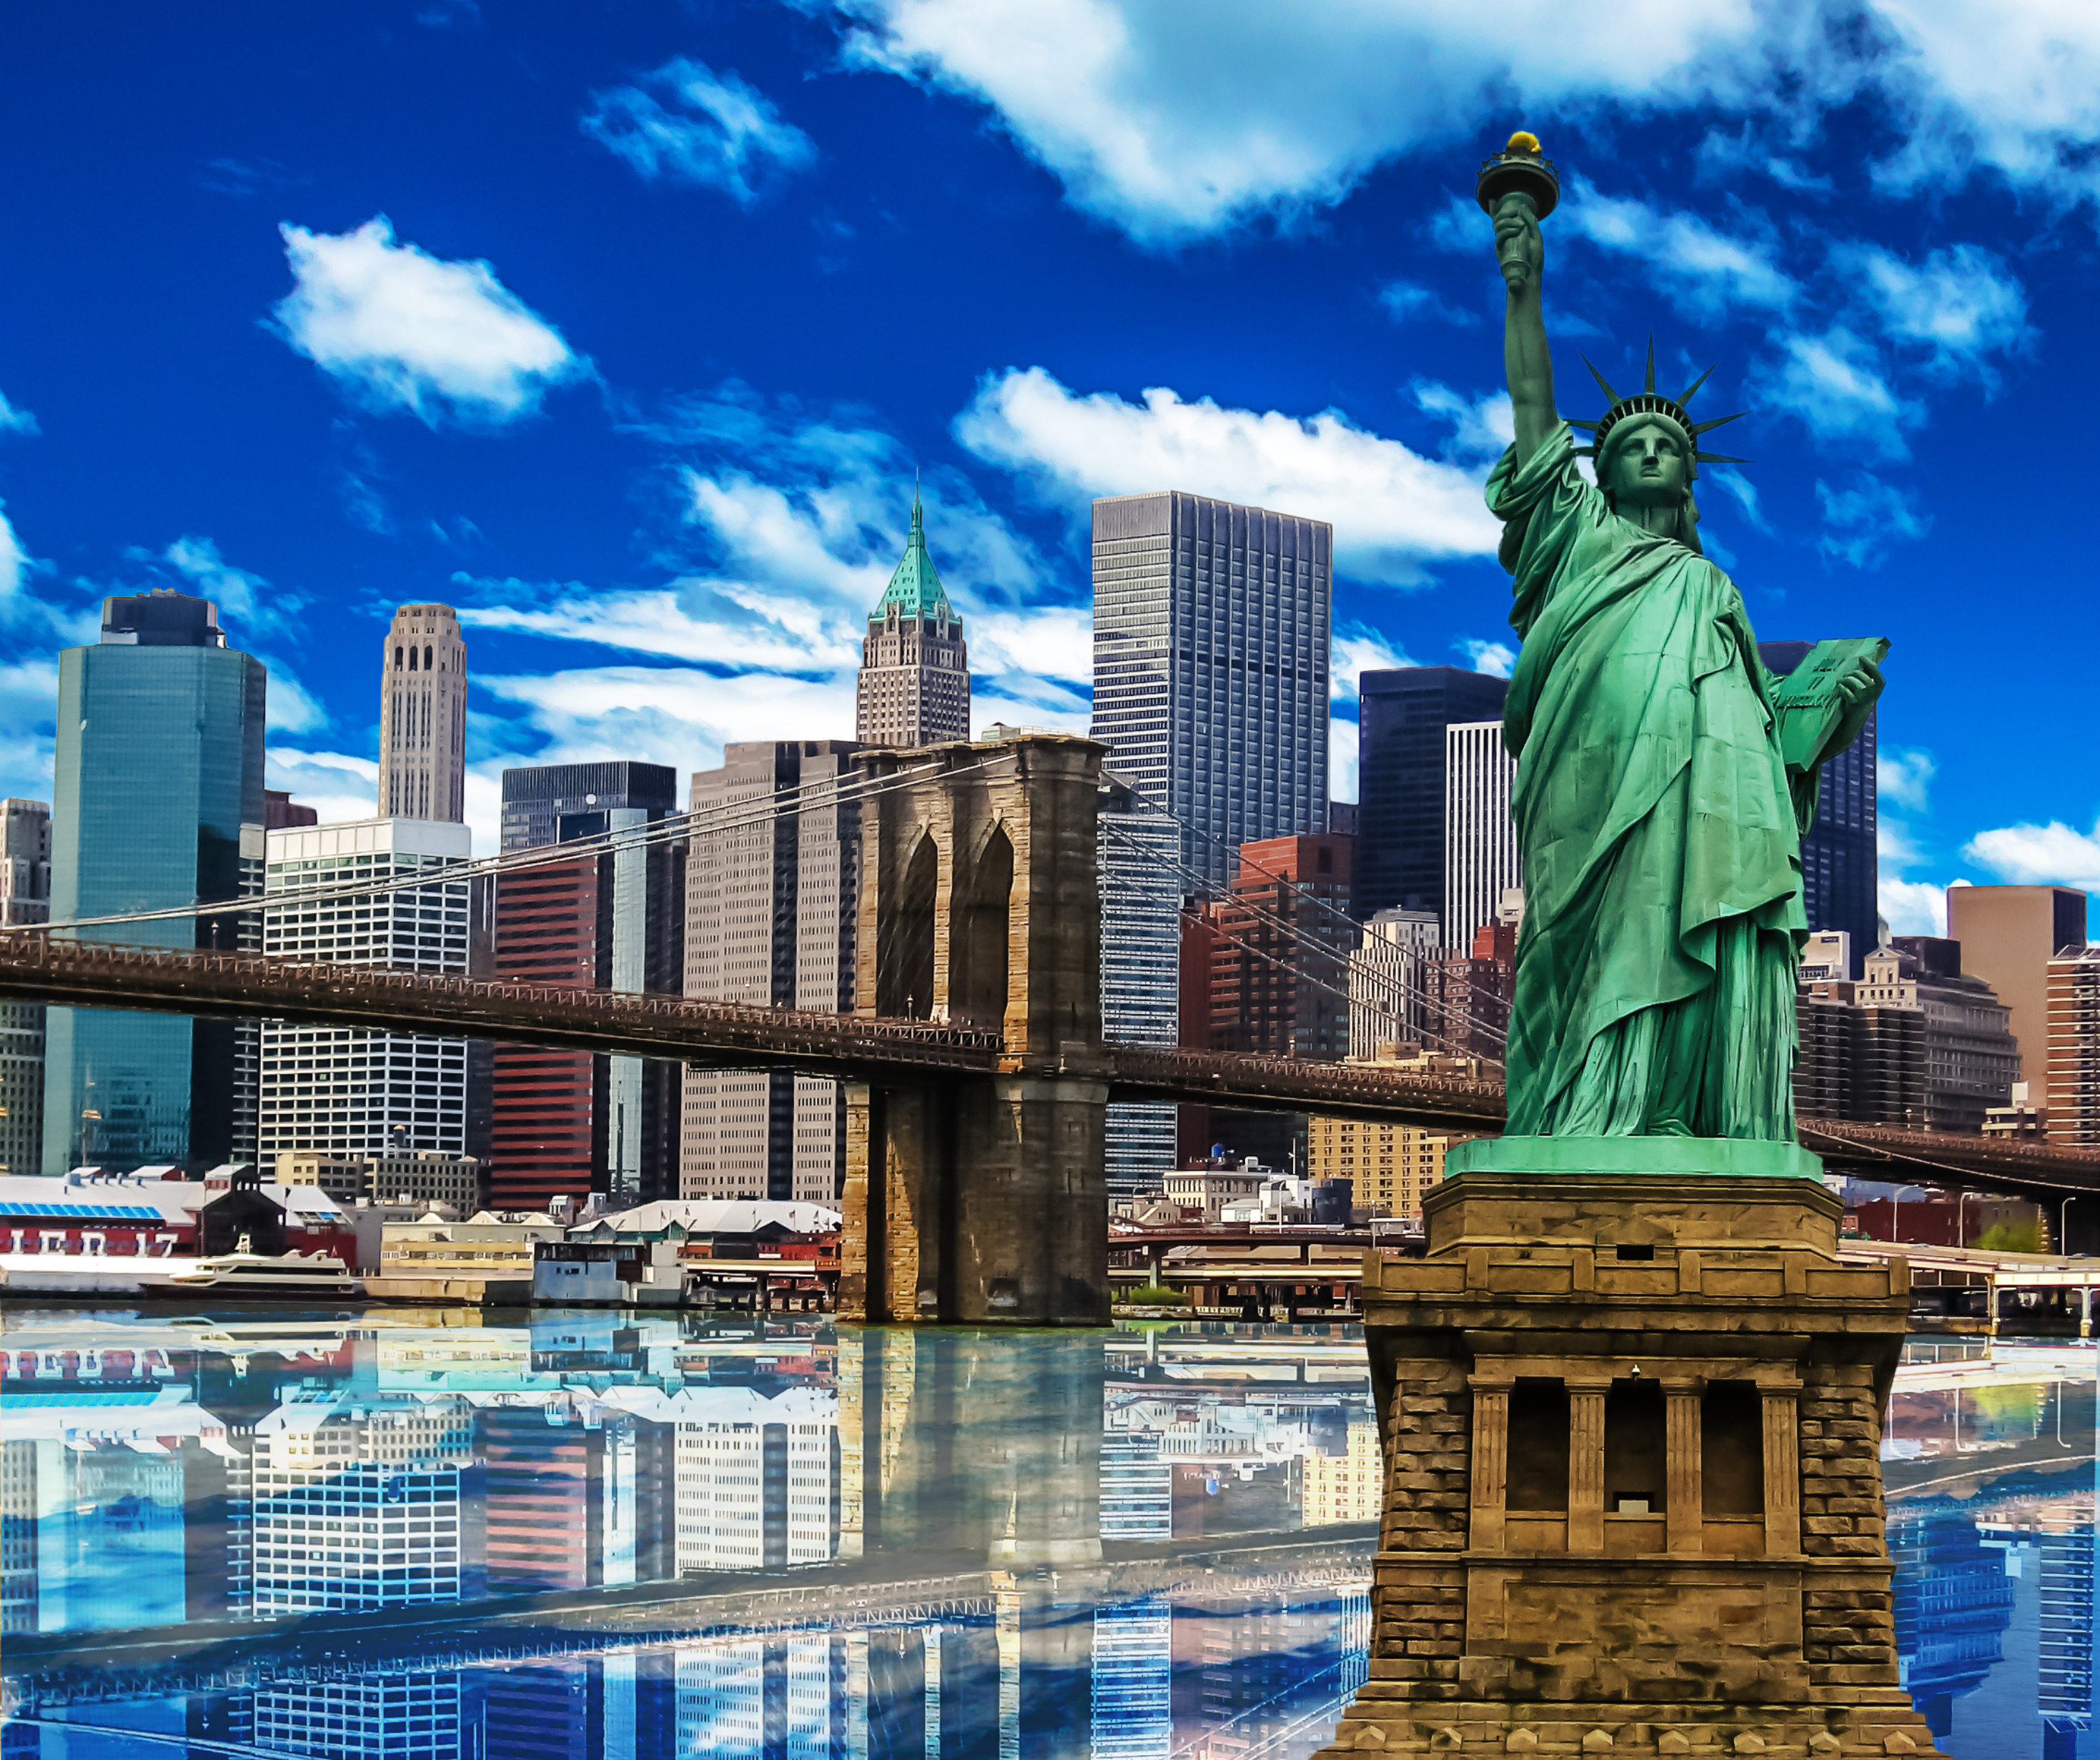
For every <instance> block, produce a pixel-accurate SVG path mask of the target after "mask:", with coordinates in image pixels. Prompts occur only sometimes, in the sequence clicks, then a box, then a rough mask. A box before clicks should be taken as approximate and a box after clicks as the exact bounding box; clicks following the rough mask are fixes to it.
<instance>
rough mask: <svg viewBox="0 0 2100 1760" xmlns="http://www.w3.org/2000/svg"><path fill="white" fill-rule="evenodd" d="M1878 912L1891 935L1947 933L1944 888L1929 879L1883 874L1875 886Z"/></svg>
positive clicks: (1945, 890) (1945, 891)
mask: <svg viewBox="0 0 2100 1760" xmlns="http://www.w3.org/2000/svg"><path fill="white" fill-rule="evenodd" d="M1876 891H1877V900H1876V902H1877V904H1878V905H1879V907H1880V909H1881V913H1882V916H1883V917H1885V918H1886V920H1887V922H1888V926H1889V933H1890V935H1945V934H1946V933H1947V889H1946V887H1941V886H1935V885H1934V884H1933V883H1932V882H1930V881H1929V880H1905V879H1903V878H1899V877H1898V876H1896V875H1894V874H1884V875H1882V878H1881V880H1880V882H1879V883H1878V885H1877V888H1876Z"/></svg>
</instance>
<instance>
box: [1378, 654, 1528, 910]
mask: <svg viewBox="0 0 2100 1760" xmlns="http://www.w3.org/2000/svg"><path fill="white" fill-rule="evenodd" d="M1508 694H1509V680H1507V679H1498V678H1490V677H1489V675H1487V674H1486V673H1485V672H1468V671H1465V670H1464V669H1463V668H1462V667H1395V668H1392V669H1391V670H1389V671H1374V672H1365V673H1364V674H1363V675H1361V676H1360V677H1359V678H1358V679H1357V799H1358V805H1357V850H1356V877H1357V878H1356V887H1357V891H1356V906H1355V909H1356V915H1357V919H1358V921H1360V922H1362V921H1367V920H1368V919H1369V918H1370V917H1373V916H1374V915H1376V914H1377V913H1379V911H1382V910H1395V909H1398V910H1408V911H1434V912H1435V913H1436V920H1437V922H1438V924H1439V925H1440V927H1441V931H1442V933H1443V939H1444V941H1445V945H1446V946H1451V945H1454V941H1453V938H1452V936H1451V934H1450V925H1451V918H1452V913H1451V909H1450V901H1449V900H1448V899H1447V898H1446V897H1445V884H1446V876H1445V817H1444V815H1445V805H1444V788H1445V768H1446V766H1447V764H1448V763H1449V753H1448V752H1447V750H1446V748H1445V731H1446V729H1448V728H1450V727H1451V726H1452V724H1454V723H1457V722H1467V721H1488V720H1495V719H1500V718H1501V715H1502V699H1503V698H1504V697H1507V695H1508Z"/></svg>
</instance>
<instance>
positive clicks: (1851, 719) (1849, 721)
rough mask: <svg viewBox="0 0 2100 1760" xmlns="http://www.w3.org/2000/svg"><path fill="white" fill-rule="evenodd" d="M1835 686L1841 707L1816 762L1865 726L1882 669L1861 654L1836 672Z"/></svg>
mask: <svg viewBox="0 0 2100 1760" xmlns="http://www.w3.org/2000/svg"><path fill="white" fill-rule="evenodd" d="M1837 689H1838V697H1839V698H1840V699H1841V700H1842V702H1843V703H1844V705H1845V711H1844V713H1843V714H1842V715H1840V716H1839V717H1838V725H1837V726H1836V727H1835V728H1833V729H1832V730H1831V733H1830V738H1829V742H1828V743H1827V744H1826V745H1825V746H1824V748H1823V750H1822V753H1821V755H1820V756H1819V757H1818V758H1817V759H1816V760H1815V761H1816V762H1817V763H1827V762H1828V761H1829V759H1833V758H1835V757H1836V756H1837V755H1838V753H1840V752H1842V750H1845V748H1846V746H1850V745H1851V743H1852V741H1854V740H1855V739H1857V738H1858V737H1860V733H1862V732H1863V731H1864V729H1865V728H1866V725H1867V717H1868V715H1872V714H1873V712H1874V704H1875V703H1876V702H1877V701H1878V700H1879V699H1880V697H1881V694H1882V669H1881V668H1880V667H1877V666H1876V665H1875V664H1874V662H1873V661H1871V660H1869V659H1868V658H1867V657H1866V656H1865V655H1864V654H1861V655H1860V657H1859V658H1857V659H1856V660H1855V661H1854V662H1852V664H1851V666H1849V667H1846V670H1845V671H1843V672H1842V673H1841V674H1839V675H1838V687H1837Z"/></svg>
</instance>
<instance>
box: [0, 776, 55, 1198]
mask: <svg viewBox="0 0 2100 1760" xmlns="http://www.w3.org/2000/svg"><path fill="white" fill-rule="evenodd" d="M50 920H51V808H50V807H47V806H46V805H45V803H43V802H42V801H33V800H6V801H0V927H13V926H15V925H17V924H22V923H40V922H49V921H50ZM43 1164H44V1010H43V1005H42V1004H41V1003H37V1002H0V1174H4V1173H37V1172H38V1171H39V1170H40V1169H41V1168H42V1166H43Z"/></svg>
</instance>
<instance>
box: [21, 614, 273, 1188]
mask: <svg viewBox="0 0 2100 1760" xmlns="http://www.w3.org/2000/svg"><path fill="white" fill-rule="evenodd" d="M268 684H269V680H268V677H267V674H266V673H265V672H264V671H263V668H262V662H260V661H259V660H257V659H254V658H252V657H251V656H249V655H247V654H245V653H240V652H239V651H238V650H236V649H231V648H228V647H227V645H226V637H225V636H224V635H223V633H222V631H220V629H219V627H218V608H217V607H216V606H215V605H213V604H212V603H211V602H210V601H209V600H205V599H192V598H191V597H189V596H188V595H186V594H183V593H175V592H152V593H143V594H139V595H136V596H121V597H117V598H112V599H106V600H104V601H103V607H102V637H101V640H100V641H99V642H98V643H97V644H96V645H95V646H93V647H90V648H68V649H66V650H65V651H64V653H61V654H60V656H59V702H58V742H57V754H56V766H55V792H54V795H53V800H52V811H51V913H52V917H53V920H54V921H56V922H70V921H72V920H73V919H74V918H76V917H101V916H108V915H113V914H116V913H120V912H125V911H136V910H148V909H154V908H155V907H157V906H163V905H170V904H203V903H207V902H210V901H213V900H219V899H232V898H235V897H239V896H243V895H250V894H253V893H257V892H260V891H261V890H262V860H263V847H262V836H263V833H262V817H263V805H262V724H263V706H264V700H265V695H266V693H267V689H268ZM79 932H80V934H81V935H83V936H90V937H93V938H95V939H101V940H108V941H122V942H129V943H132V944H142V943H143V944H146V945H148V946H161V947H206V948H209V947H211V946H214V945H215V944H216V945H221V946H224V947H226V948H229V949H230V948H233V947H234V946H236V945H237V944H239V943H240V940H241V938H242V936H243V935H244V934H248V935H253V934H254V933H257V932H259V925H254V923H253V919H252V917H251V918H250V919H249V926H246V927H244V924H243V922H242V920H241V919H240V918H239V917H232V916H227V917H196V918H188V917H180V918H175V919H173V920H170V921H165V922H145V923H124V924H117V925H113V926H108V927H106V928H100V929H84V930H82V931H79ZM254 1044H255V1035H254V1027H253V1026H252V1025H249V1024H248V1023H242V1024H241V1025H240V1026H236V1023H233V1022H231V1021H224V1020H204V1019H198V1020H185V1019H182V1018H181V1017H180V1016H178V1015H170V1014H124V1013H117V1012H112V1011H107V1010H95V1009H53V1010H51V1011H50V1016H49V1021H48V1025H47V1029H46V1044H45V1059H46V1063H45V1077H44V1147H43V1164H44V1171H45V1172H46V1173H63V1172H64V1171H65V1170H66V1169H67V1168H68V1167H71V1166H73V1165H76V1164H79V1163H81V1162H82V1161H94V1162H97V1163H101V1164H107V1165H109V1166H112V1167H119V1168H132V1167H137V1166H139V1165H140V1164H142V1163H147V1162H170V1163H177V1162H204V1163H213V1162H218V1161H224V1160H228V1159H233V1158H235V1157H236V1156H239V1157H240V1158H242V1159H253V1157H254V1152H255V1151H254V1133H255V1115H254V1102H255V1096H254Z"/></svg>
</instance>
